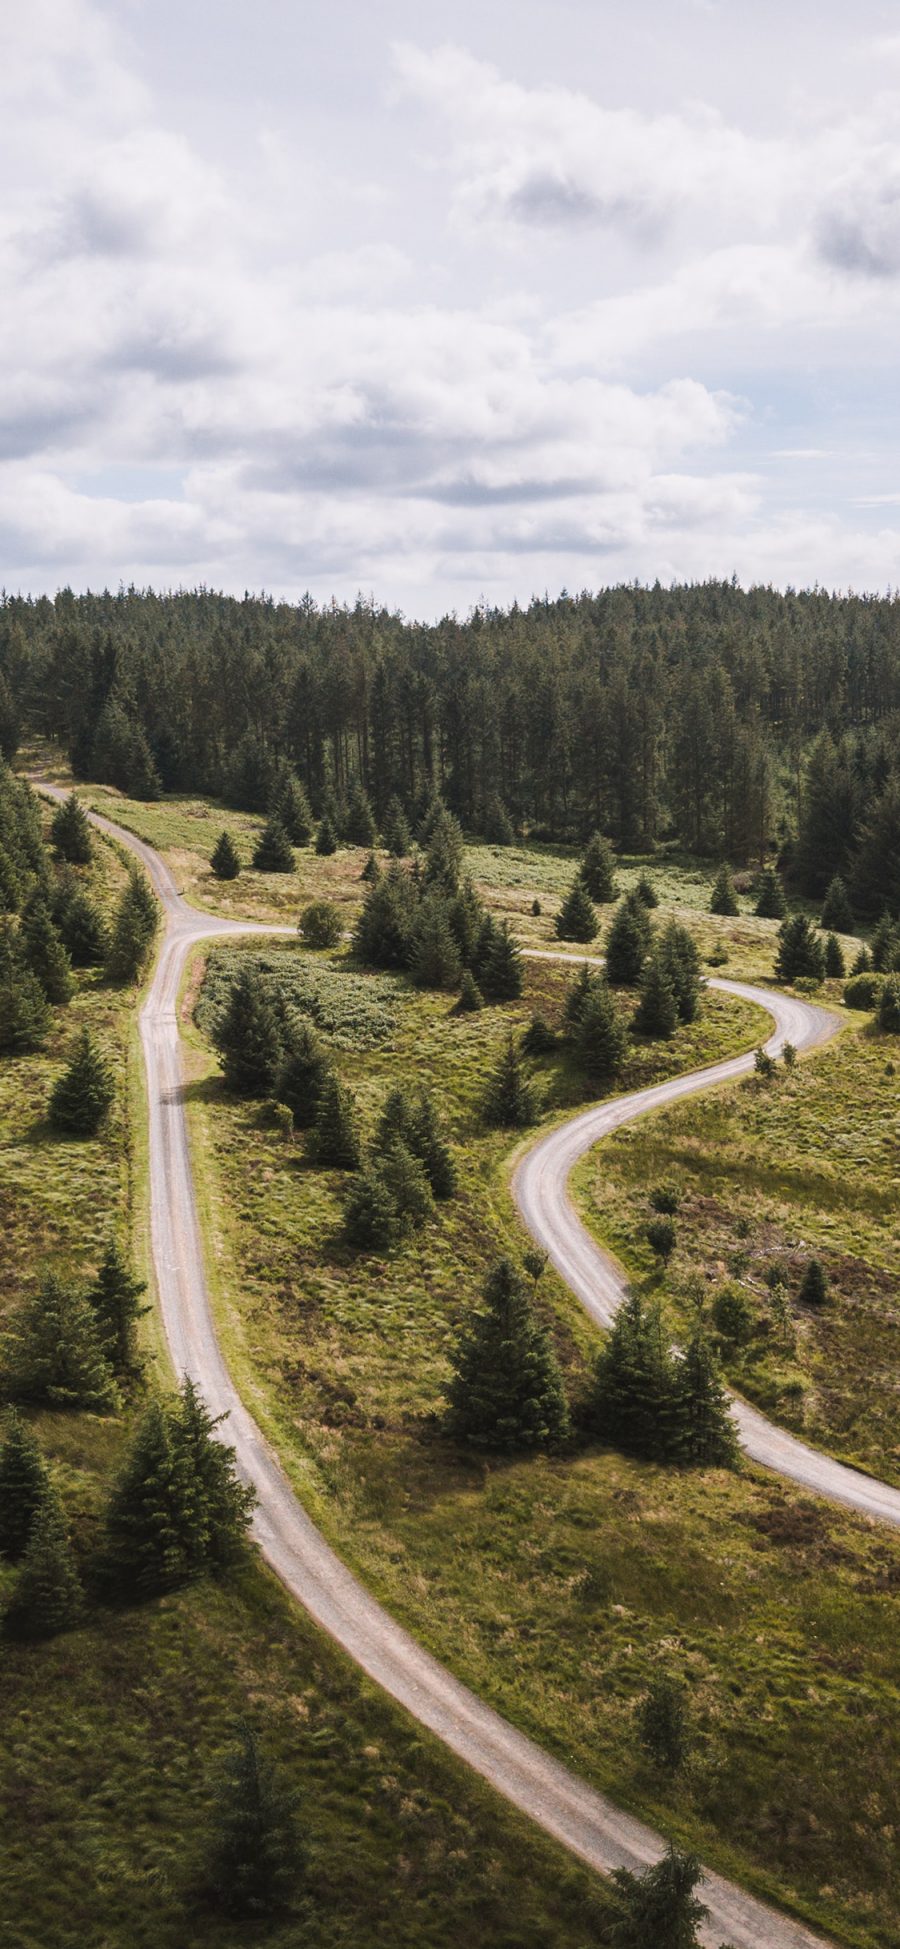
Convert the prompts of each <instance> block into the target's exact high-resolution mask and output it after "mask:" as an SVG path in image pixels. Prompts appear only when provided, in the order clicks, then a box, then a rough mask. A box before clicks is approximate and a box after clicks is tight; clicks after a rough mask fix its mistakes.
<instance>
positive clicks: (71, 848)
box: [50, 792, 92, 866]
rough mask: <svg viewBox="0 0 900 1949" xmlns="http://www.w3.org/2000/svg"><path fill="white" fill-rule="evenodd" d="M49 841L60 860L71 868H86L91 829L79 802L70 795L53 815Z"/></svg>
mask: <svg viewBox="0 0 900 1949" xmlns="http://www.w3.org/2000/svg"><path fill="white" fill-rule="evenodd" d="M50 839H51V842H52V844H53V845H54V847H55V848H56V851H57V852H58V854H59V856H60V859H67V860H69V861H70V862H71V864H72V865H73V866H87V865H88V864H89V863H90V860H91V857H92V848H91V829H90V826H89V824H88V817H87V813H86V812H85V809H84V806H83V805H82V804H81V801H80V800H79V799H77V798H76V797H75V794H74V792H72V793H70V795H69V797H68V798H67V799H64V800H63V803H62V805H61V806H59V807H58V809H57V811H56V812H55V813H54V815H53V821H52V824H51V826H50Z"/></svg>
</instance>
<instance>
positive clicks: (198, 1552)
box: [172, 1375, 256, 1570]
mask: <svg viewBox="0 0 900 1949" xmlns="http://www.w3.org/2000/svg"><path fill="white" fill-rule="evenodd" d="M172 1415H173V1429H174V1439H175V1446H176V1449H177V1451H178V1454H179V1457H180V1459H181V1463H182V1467H183V1471H184V1480H185V1481H186V1482H189V1483H190V1484H191V1495H190V1501H189V1502H188V1503H186V1504H185V1508H184V1516H183V1520H184V1533H185V1537H186V1543H187V1550H188V1555H189V1558H190V1562H191V1567H192V1568H193V1569H195V1570H201V1569H203V1570H205V1569H210V1568H212V1569H221V1568H222V1567H223V1565H225V1564H228V1563H231V1562H232V1561H233V1560H234V1558H235V1557H237V1556H238V1555H239V1554H240V1551H241V1549H242V1547H243V1545H244V1543H245V1542H246V1537H247V1530H248V1528H249V1524H250V1517H251V1514H252V1512H253V1509H254V1507H255V1503H256V1494H255V1491H254V1490H253V1489H251V1488H249V1487H247V1486H246V1485H245V1484H244V1483H242V1482H241V1481H240V1479H239V1477H238V1475H237V1471H236V1467H235V1455H234V1449H233V1448H230V1447H228V1445H227V1443H225V1442H223V1441H220V1440H219V1439H218V1437H217V1435H216V1429H217V1428H218V1427H220V1426H221V1424H222V1422H223V1421H224V1420H225V1419H226V1417H225V1415H221V1414H220V1415H215V1416H214V1415H211V1414H210V1412H209V1409H208V1408H207V1407H206V1404H205V1402H204V1401H203V1400H202V1398H201V1396H200V1394H199V1393H198V1391H197V1388H196V1386H195V1384H194V1382H193V1381H192V1380H191V1379H190V1377H189V1376H187V1375H185V1378H184V1380H183V1381H182V1383H181V1390H180V1393H179V1397H178V1400H177V1403H176V1404H175V1407H174V1409H173V1410H172Z"/></svg>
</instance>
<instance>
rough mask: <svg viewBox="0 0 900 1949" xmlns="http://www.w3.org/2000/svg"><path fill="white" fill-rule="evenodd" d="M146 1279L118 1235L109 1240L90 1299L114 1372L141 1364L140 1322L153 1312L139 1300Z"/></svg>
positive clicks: (135, 1368)
mask: <svg viewBox="0 0 900 1949" xmlns="http://www.w3.org/2000/svg"><path fill="white" fill-rule="evenodd" d="M146 1290H147V1286H146V1281H145V1280H143V1279H135V1277H134V1275H133V1273H132V1271H131V1269H130V1267H129V1265H128V1262H127V1260H126V1259H125V1257H124V1255H123V1253H122V1252H121V1251H120V1249H119V1246H118V1245H117V1243H116V1240H115V1239H114V1238H111V1239H110V1240H109V1243H108V1245H107V1247H106V1251H105V1252H104V1254H103V1258H102V1260H101V1263H100V1270H99V1272H98V1274H97V1277H96V1279H95V1281H94V1284H93V1285H92V1286H91V1287H90V1288H89V1289H88V1300H89V1302H90V1305H91V1307H92V1309H93V1313H94V1318H95V1320H96V1322H97V1331H98V1334H99V1339H100V1346H101V1349H102V1352H103V1356H104V1359H105V1360H106V1362H107V1365H108V1366H109V1367H111V1368H112V1371H113V1373H114V1374H121V1375H129V1374H134V1373H136V1372H137V1371H138V1369H139V1368H140V1364H141V1362H140V1357H139V1354H138V1351H137V1323H138V1320H140V1319H143V1318H145V1316H146V1314H147V1313H149V1311H150V1308H149V1306H140V1305H139V1304H138V1301H139V1299H140V1297H141V1294H142V1293H145V1292H146Z"/></svg>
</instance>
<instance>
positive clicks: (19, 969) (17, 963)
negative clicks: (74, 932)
mask: <svg viewBox="0 0 900 1949" xmlns="http://www.w3.org/2000/svg"><path fill="white" fill-rule="evenodd" d="M50 1021H51V1016H50V1008H49V1005H48V1002H47V997H46V995H45V994H44V991H43V988H42V987H41V984H40V982H39V981H38V979H37V976H36V975H33V974H32V972H31V969H30V968H29V967H27V966H26V965H25V962H24V961H23V959H22V956H21V953H20V951H19V943H18V940H17V938H16V935H15V934H14V933H13V930H12V927H11V926H10V923H9V922H8V921H7V922H5V923H3V924H2V925H0V1051H2V1052H3V1054H5V1055H10V1056H24V1055H29V1054H30V1053H31V1051H32V1050H33V1049H39V1048H40V1047H41V1045H42V1043H44V1042H46V1039H47V1036H48V1034H49V1032H50Z"/></svg>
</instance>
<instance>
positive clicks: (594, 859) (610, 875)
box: [579, 832, 618, 906]
mask: <svg viewBox="0 0 900 1949" xmlns="http://www.w3.org/2000/svg"><path fill="white" fill-rule="evenodd" d="M579 874H580V877H581V879H582V880H583V882H584V885H585V887H586V888H587V891H588V893H589V894H590V896H591V899H592V900H596V901H598V902H599V903H600V905H601V906H605V905H607V904H608V902H609V901H611V900H615V899H616V898H617V895H618V889H617V887H616V870H615V860H614V857H613V850H612V847H611V845H610V843H609V840H608V839H604V837H603V834H602V833H599V832H595V833H594V836H593V838H592V839H590V840H589V841H588V844H587V846H586V848H585V853H584V857H583V859H582V862H581V866H580V868H579Z"/></svg>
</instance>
